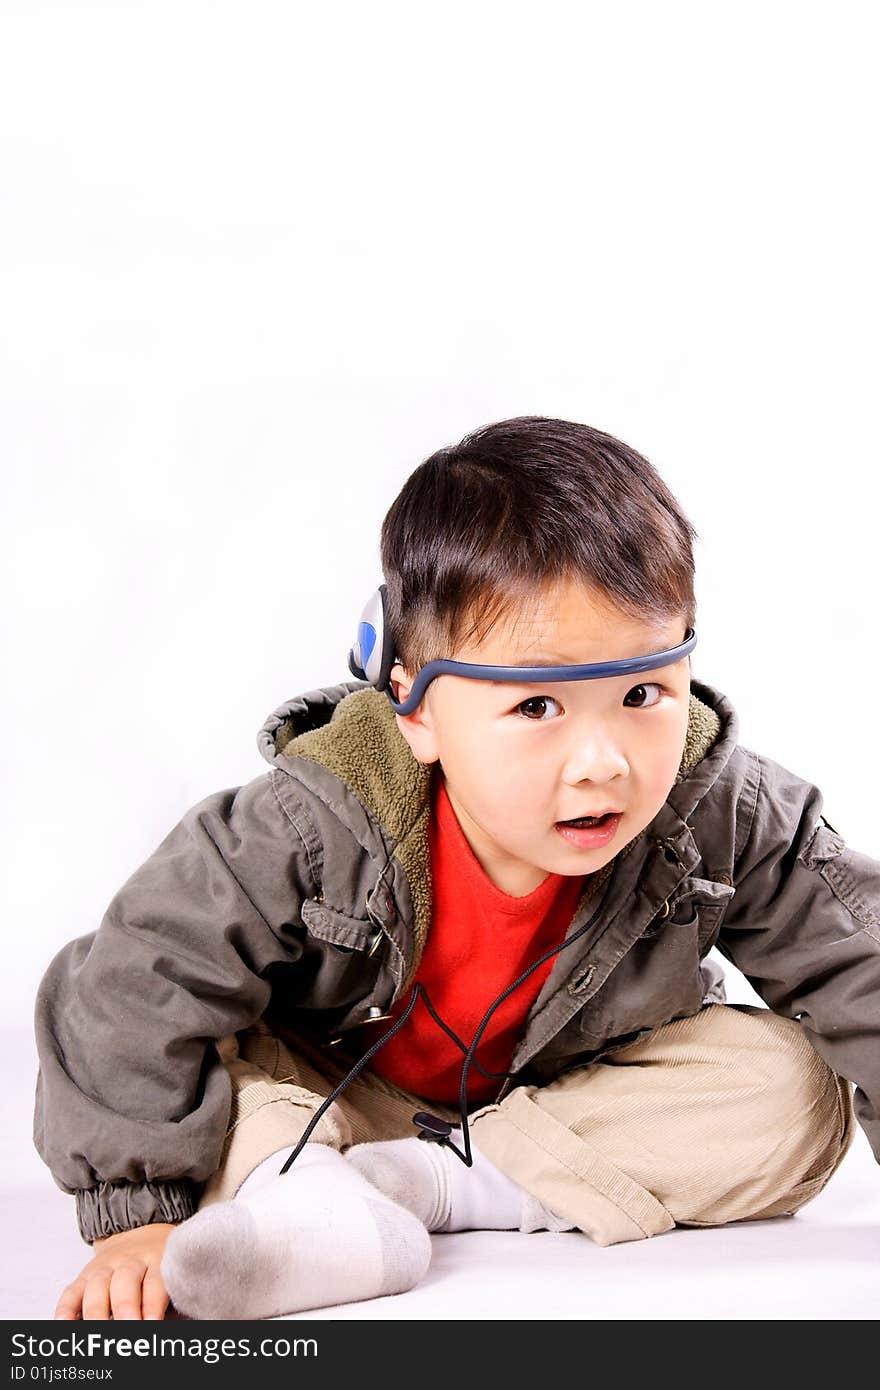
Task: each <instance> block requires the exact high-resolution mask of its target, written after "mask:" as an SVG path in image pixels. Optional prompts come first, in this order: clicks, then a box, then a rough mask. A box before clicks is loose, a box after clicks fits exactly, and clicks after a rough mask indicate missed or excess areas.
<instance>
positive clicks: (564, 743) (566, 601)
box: [391, 583, 690, 897]
mask: <svg viewBox="0 0 880 1390" xmlns="http://www.w3.org/2000/svg"><path fill="white" fill-rule="evenodd" d="M684 637H685V623H684V619H683V618H682V619H681V620H678V621H671V622H660V623H658V624H657V625H651V624H646V623H644V622H640V621H638V620H635V619H632V618H628V617H626V616H625V615H623V614H621V613H620V612H618V611H617V610H616V609H612V608H611V607H610V606H609V604H608V601H607V600H606V599H604V597H603V596H602V595H601V594H599V593H597V592H596V591H595V590H592V589H590V588H588V587H586V586H585V585H583V584H580V583H577V584H575V583H567V584H565V585H561V586H558V587H556V588H555V589H550V588H548V589H546V590H545V591H544V592H543V593H542V594H541V597H540V603H539V606H538V608H537V610H536V611H534V612H530V613H529V614H528V615H527V616H520V617H518V618H516V619H514V620H513V621H510V620H508V622H507V623H506V624H504V625H503V624H502V623H501V622H498V623H496V625H495V627H494V628H493V629H492V631H491V632H490V633H489V634H488V636H487V637H486V638H485V639H484V640H483V641H482V642H481V643H479V644H475V645H470V646H467V647H461V648H460V649H459V650H457V651H455V652H449V653H445V655H448V656H449V657H452V658H453V659H455V660H458V661H471V662H483V663H486V664H489V665H498V666H502V665H503V666H536V665H539V664H542V662H543V663H544V664H547V665H550V664H552V665H556V666H567V665H575V664H580V663H585V662H594V661H615V660H621V659H623V658H625V657H631V656H645V655H647V654H648V653H649V652H659V651H665V650H666V648H668V647H674V646H677V645H678V644H679V643H680V642H683V641H684ZM415 675H416V673H415V672H405V671H404V669H403V667H402V666H400V665H399V664H398V665H395V666H394V667H393V668H392V671H391V684H392V691H393V692H394V693H395V698H396V699H398V700H404V699H406V697H407V695H408V694H409V691H410V689H411V688H412V683H413V680H414V679H415ZM643 687H644V688H643ZM689 694H690V661H689V659H688V657H683V658H682V659H681V660H680V661H678V662H676V663H675V664H674V665H670V666H661V667H659V668H657V669H656V670H655V671H640V672H638V674H637V675H634V676H633V675H629V676H610V677H601V678H599V679H598V680H574V681H557V682H550V681H548V682H547V683H546V685H545V684H544V683H541V682H539V683H531V682H530V683H528V684H524V685H514V684H513V683H510V682H503V683H501V682H493V681H484V680H471V679H469V678H467V677H464V676H451V675H443V676H438V677H437V678H436V679H435V680H434V681H432V682H431V684H430V685H429V686H428V688H427V690H426V692H425V696H424V699H423V700H422V702H421V704H420V705H419V707H418V709H416V710H414V711H413V713H412V714H409V715H397V716H396V718H397V723H398V727H399V728H400V731H401V733H402V734H403V736H404V738H405V739H406V741H407V743H408V744H409V746H410V748H411V749H412V752H413V756H414V757H415V758H416V759H417V760H418V761H419V762H420V763H426V764H427V763H433V762H439V763H440V765H441V767H442V770H443V775H444V778H445V781H446V790H447V793H448V796H449V800H450V802H451V804H452V806H453V809H454V810H455V813H456V816H457V818H458V820H459V823H460V824H461V827H462V830H463V831H464V834H465V837H466V838H467V841H468V843H469V845H470V847H471V849H472V850H473V853H474V855H475V856H476V858H477V860H478V861H479V863H480V864H481V865H482V868H483V869H484V871H485V873H486V874H487V875H488V876H489V878H490V879H491V880H492V882H493V883H495V884H496V885H497V886H498V887H499V888H501V889H502V890H503V891H504V892H506V893H509V894H511V895H512V896H514V897H522V896H523V895H524V894H526V893H530V892H531V891H532V890H533V889H534V888H536V887H537V886H538V884H539V883H541V882H542V881H543V880H544V878H545V877H546V876H547V874H548V873H557V874H572V875H574V874H576V875H580V874H586V873H594V872H595V871H596V870H597V869H600V868H602V866H603V865H604V864H606V863H608V861H609V860H611V859H613V858H614V856H615V855H616V854H618V853H619V852H620V850H621V849H623V847H624V846H625V845H626V844H628V843H629V841H630V840H632V839H634V838H635V836H636V835H638V834H639V832H640V831H641V830H643V829H644V828H645V826H647V825H649V824H650V822H651V821H652V820H653V819H654V817H655V816H656V814H657V812H658V811H659V810H660V808H661V806H662V805H663V803H664V801H665V800H666V797H667V796H668V794H669V792H670V791H671V789H672V787H673V785H674V782H675V776H676V773H677V772H678V768H679V764H680V762H681V757H682V753H683V751H684V740H685V734H686V732H687V724H688V703H689ZM606 808H613V809H615V810H619V811H621V812H622V816H621V820H620V823H619V825H618V828H617V831H616V833H615V834H614V835H613V836H612V838H611V840H610V842H609V843H608V844H606V845H604V846H602V847H600V848H592V849H582V848H580V847H579V846H577V845H575V844H573V843H572V842H571V841H570V840H568V839H567V838H566V837H565V836H564V835H563V834H561V832H560V831H559V830H558V829H557V822H558V821H560V820H570V819H572V818H573V817H575V816H579V815H589V814H592V813H594V812H599V811H602V810H605V809H606Z"/></svg>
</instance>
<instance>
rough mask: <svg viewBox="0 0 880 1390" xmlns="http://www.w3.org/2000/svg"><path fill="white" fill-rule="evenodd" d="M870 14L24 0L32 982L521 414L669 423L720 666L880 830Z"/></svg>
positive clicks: (18, 839) (16, 608) (345, 635)
mask: <svg viewBox="0 0 880 1390" xmlns="http://www.w3.org/2000/svg"><path fill="white" fill-rule="evenodd" d="M872 15H873V6H871V5H868V4H864V5H862V4H852V3H835V4H834V5H833V6H832V5H830V4H827V5H814V4H794V3H791V4H784V3H773V0H761V3H740V4H739V5H737V6H736V7H735V8H731V7H729V6H728V7H721V6H714V5H709V6H707V5H705V4H703V3H692V4H685V3H664V4H662V5H656V4H650V3H638V4H635V3H615V4H608V3H602V4H586V5H582V4H574V3H571V4H559V3H556V4H553V3H547V2H546V0H544V2H543V3H542V4H541V5H523V4H512V3H509V0H507V2H506V3H504V4H497V3H491V4H489V3H482V4H481V3H478V2H477V0H469V3H450V0H446V3H445V4H444V5H442V6H436V5H432V6H419V5H413V4H411V3H409V4H403V3H401V4H391V3H380V2H379V0H373V3H371V4H367V5H360V4H354V3H347V4H339V3H337V4H334V5H332V6H317V5H314V4H308V5H307V4H302V3H283V4H280V3H279V4H273V3H259V2H258V3H250V4H247V5H245V4H234V5H233V4H223V3H218V4H201V3H193V0H175V3H173V4H163V3H157V0H150V3H145V4H142V5H141V4H131V3H120V2H119V0H114V2H113V3H103V4H94V5H90V6H86V5H82V4H77V3H64V4H44V3H39V2H38V0H27V3H21V4H15V3H4V4H2V5H0V160H2V177H0V277H2V278H0V332H2V343H0V352H2V373H0V447H2V481H3V489H2V501H3V506H2V537H0V540H2V547H0V556H2V565H3V570H4V574H3V595H4V602H3V655H4V667H5V671H4V679H3V682H2V694H0V700H2V711H0V718H2V728H3V730H4V734H5V737H4V741H3V752H2V778H3V789H2V790H3V794H2V802H0V818H2V819H0V836H2V849H3V853H2V872H3V894H4V899H3V926H4V937H5V950H4V952H3V974H4V1018H5V1023H6V1024H7V1025H8V1026H11V1027H12V1026H17V1027H20V1028H21V1029H22V1030H27V1029H28V1028H29V1027H30V1018H31V1011H32V1006H33V996H34V992H35V989H36V986H37V983H38V980H39V978H40V976H41V974H42V972H43V970H44V969H45V967H46V964H47V963H48V960H49V959H50V957H51V956H52V955H53V954H54V952H55V951H56V950H57V949H58V948H59V947H60V946H61V945H62V944H63V943H64V942H66V941H67V940H68V939H69V938H71V937H73V936H77V935H81V934H82V933H85V932H88V931H91V930H93V929H94V928H95V927H96V926H97V925H98V923H99V921H100V919H101V916H102V914H103V912H104V910H105V909H106V906H107V904H108V902H109V900H110V898H111V897H112V895H113V894H114V892H115V891H116V889H117V888H118V887H119V886H120V885H121V883H122V882H123V881H124V880H125V879H126V878H127V877H128V876H129V874H131V873H132V872H133V871H134V869H135V868H137V866H138V865H139V864H140V863H142V862H143V860H144V859H145V858H146V857H147V856H148V855H149V854H150V853H151V852H152V850H153V849H154V848H155V847H156V845H157V844H158V843H159V841H160V840H161V839H162V838H163V837H164V835H165V834H166V833H167V831H168V830H169V829H170V828H171V827H172V825H174V824H175V823H176V822H177V820H178V819H179V818H180V816H181V815H182V814H183V813H184V811H185V810H186V809H187V808H188V807H189V806H190V805H192V804H193V803H194V802H196V801H198V800H200V799H201V798H202V797H203V796H205V795H207V794H208V793H209V792H211V791H214V790H216V789H218V788H220V787H230V786H235V785H238V784H240V783H242V782H244V781H247V780H249V779H250V778H252V777H254V776H256V775H258V774H259V773H261V772H262V771H264V770H265V769H266V766H267V765H266V764H265V763H264V762H263V761H262V759H261V758H260V756H259V754H258V753H257V751H256V746H255V737H256V731H257V729H258V727H259V725H260V724H261V723H262V722H263V719H264V718H265V716H266V715H267V714H268V713H269V711H270V710H272V709H274V708H275V707H276V706H277V705H278V704H280V703H281V702H282V701H283V700H284V699H285V698H287V697H288V696H291V695H294V694H297V693H299V692H300V691H303V690H306V689H310V688H312V687H314V686H318V685H329V684H334V683H336V682H337V681H340V680H347V679H350V678H351V676H350V673H349V671H348V668H347V663H346V658H347V653H348V649H349V646H350V645H351V642H352V640H353V638H354V635H355V629H356V624H357V619H358V617H359V615H360V610H361V608H362V606H363V603H364V602H365V600H366V598H367V597H368V595H369V594H370V593H371V592H372V590H373V589H374V588H375V587H376V585H377V584H378V583H379V582H380V580H381V572H380V570H379V559H378V543H379V527H380V524H381V520H382V517H383V516H384V514H385V511H386V510H387V508H388V506H389V505H390V503H391V501H392V500H393V498H394V496H395V495H396V493H397V492H398V490H399V488H400V487H401V485H402V483H403V481H404V479H405V478H406V477H407V475H408V474H409V473H410V472H411V471H412V469H413V468H414V467H415V466H416V465H417V464H418V463H419V462H420V461H421V459H422V458H424V457H425V456H426V455H427V454H428V453H430V452H432V451H433V450H434V449H436V448H438V447H439V446H440V445H442V444H446V443H449V442H452V441H454V440H457V439H458V438H460V437H461V436H462V435H463V434H464V433H465V432H466V431H468V430H470V429H473V428H475V427H476V426H478V425H481V424H485V423H487V422H488V421H491V420H497V419H502V418H504V417H506V416H511V415H520V414H532V413H536V414H547V415H554V416H561V417H566V418H569V419H574V420H580V421H583V422H587V423H589V424H592V425H595V426H597V427H598V428H600V429H603V430H607V431H609V432H610V433H612V434H616V435H618V436H619V437H620V438H622V439H624V440H625V441H626V442H627V443H629V444H631V445H632V446H634V447H635V448H637V449H639V450H640V451H641V452H643V453H645V454H646V455H647V456H648V457H649V458H650V459H651V461H652V462H653V463H654V464H655V465H656V466H657V468H658V469H659V470H660V472H661V473H662V475H663V477H664V478H665V479H666V481H667V482H668V484H669V485H670V486H671V488H672V489H673V491H674V492H675V493H676V495H677V496H678V498H679V499H680V501H681V503H682V506H683V507H684V509H685V511H686V512H687V514H688V515H689V517H690V518H691V520H692V522H693V524H694V525H695V526H696V528H697V530H698V532H699V533H700V538H701V539H700V544H699V546H698V548H697V555H696V558H697V567H698V575H697V598H698V614H697V631H698V638H699V643H698V647H697V649H696V651H695V653H694V656H693V671H694V674H695V676H697V677H698V678H702V679H705V680H708V681H709V682H710V683H711V684H714V685H717V686H718V687H720V688H721V689H722V690H723V691H724V692H725V693H726V694H727V695H728V696H729V698H730V699H731V700H732V702H733V704H734V706H735V708H736V709H737V711H738V713H739V716H740V720H741V739H742V741H743V742H744V743H745V744H747V745H748V746H750V747H752V748H755V749H757V750H758V751H760V752H762V753H764V754H766V755H768V756H770V757H773V758H775V759H776V760H777V761H779V762H781V763H783V764H784V765H785V766H787V767H789V768H791V769H792V770H794V771H796V772H797V773H798V774H799V775H801V776H803V777H806V778H809V779H811V780H813V781H815V782H816V783H817V784H818V785H819V786H820V787H821V788H822V790H823V792H824V793H825V798H826V800H825V811H826V813H827V815H828V818H829V819H830V821H831V822H832V824H833V825H834V826H835V827H836V829H837V830H838V831H839V832H840V833H841V834H843V835H844V837H845V838H846V839H847V840H848V841H849V842H850V843H851V844H853V845H855V846H857V847H858V848H860V849H862V850H863V851H864V852H866V853H869V854H872V855H874V856H875V857H878V858H880V828H878V821H877V813H876V807H877V784H878V772H880V754H878V744H877V725H878V719H877V716H878V710H880V705H878V696H880V689H878V676H880V661H878V655H877V650H876V642H875V639H876V631H877V621H876V613H877V600H878V580H877V506H876V483H875V469H876V467H877V463H878V449H877V424H876V397H877V381H878V366H880V363H878V347H877V337H878V333H877V321H878V307H880V306H878V298H880V296H878V271H877V250H876V248H877V245H878V244H880V228H878V217H877V211H876V134H877V117H878V100H877V85H876V70H875V65H876V47H875V45H874V43H873V37H872V35H871V33H870V32H869V25H870V23H871V20H872ZM745 997H748V996H745ZM22 1036H24V1032H23V1033H22ZM71 1273H72V1271H71Z"/></svg>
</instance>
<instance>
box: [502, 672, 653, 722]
mask: <svg viewBox="0 0 880 1390" xmlns="http://www.w3.org/2000/svg"><path fill="white" fill-rule="evenodd" d="M649 690H656V691H659V695H658V697H657V699H656V700H650V701H648V702H647V703H638V704H635V705H628V706H627V708H628V709H653V708H654V706H655V705H657V704H659V703H660V696H661V695H662V693H663V686H662V685H658V684H657V682H656V681H642V682H641V683H640V684H639V685H634V686H633V687H632V688H631V689H630V690H628V691H627V693H626V696H625V698H624V703H626V701H627V700H628V699H629V697H630V695H633V694H635V695H636V697H637V699H638V698H639V697H640V696H641V699H642V700H644V694H645V692H646V691H649ZM548 704H550V705H558V704H559V701H558V700H555V699H554V698H553V696H552V695H533V696H532V697H531V698H530V699H528V700H523V701H522V702H521V703H520V704H518V705H517V707H516V711H515V712H516V713H517V714H518V713H519V712H520V711H521V710H528V709H529V707H530V706H531V707H533V708H534V707H535V706H542V707H544V708H545V709H546V707H547V705H548ZM526 718H527V719H528V720H529V722H530V723H532V724H545V723H546V722H547V721H546V719H545V718H544V717H543V716H542V715H538V717H537V718H532V716H531V715H526Z"/></svg>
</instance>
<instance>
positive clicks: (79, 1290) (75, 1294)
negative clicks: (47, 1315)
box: [52, 1279, 85, 1319]
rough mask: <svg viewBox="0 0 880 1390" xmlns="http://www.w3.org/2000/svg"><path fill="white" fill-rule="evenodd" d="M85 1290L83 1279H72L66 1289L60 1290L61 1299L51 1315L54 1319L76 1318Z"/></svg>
mask: <svg viewBox="0 0 880 1390" xmlns="http://www.w3.org/2000/svg"><path fill="white" fill-rule="evenodd" d="M84 1288H85V1280H84V1279H74V1281H73V1283H72V1284H68V1285H67V1288H66V1289H62V1290H61V1297H60V1298H59V1300H58V1304H57V1306H56V1308H55V1312H54V1313H53V1315H52V1316H53V1317H55V1318H67V1319H69V1318H78V1317H79V1314H80V1309H81V1308H82V1297H83V1289H84Z"/></svg>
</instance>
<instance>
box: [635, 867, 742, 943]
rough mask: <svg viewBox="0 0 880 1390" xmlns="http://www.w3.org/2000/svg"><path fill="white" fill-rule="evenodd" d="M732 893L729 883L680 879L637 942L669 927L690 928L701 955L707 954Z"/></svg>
mask: <svg viewBox="0 0 880 1390" xmlns="http://www.w3.org/2000/svg"><path fill="white" fill-rule="evenodd" d="M734 892H735V889H734V888H733V886H732V884H729V883H719V882H716V880H715V879H711V878H694V877H689V878H685V879H683V880H682V882H681V883H680V884H679V885H678V887H677V888H676V890H675V892H674V893H672V894H670V897H669V898H668V899H667V901H666V902H665V903H664V904H663V906H662V907H661V909H660V910H659V911H658V912H657V913H656V915H655V916H654V917H653V918H652V920H651V921H650V922H649V923H648V926H647V927H646V928H645V930H644V931H643V932H642V935H641V937H639V940H640V941H644V940H650V939H651V938H652V937H654V936H659V935H660V934H661V933H662V932H664V931H667V930H668V929H669V928H670V927H690V928H692V929H693V931H694V933H695V935H696V940H697V946H698V948H699V953H700V955H701V956H704V955H706V954H707V953H708V951H709V950H711V948H712V946H713V945H714V944H715V941H716V939H717V937H718V932H719V930H720V927H721V919H722V917H723V916H724V912H725V910H726V908H727V905H728V903H729V902H730V900H731V898H732V897H733V894H734Z"/></svg>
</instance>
